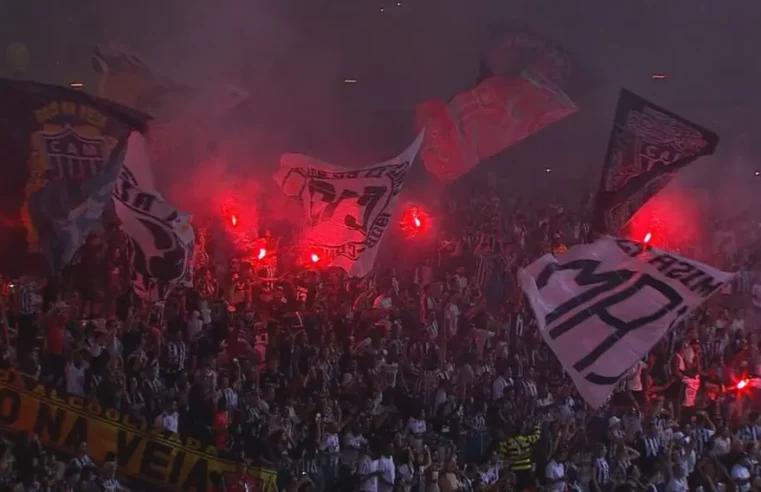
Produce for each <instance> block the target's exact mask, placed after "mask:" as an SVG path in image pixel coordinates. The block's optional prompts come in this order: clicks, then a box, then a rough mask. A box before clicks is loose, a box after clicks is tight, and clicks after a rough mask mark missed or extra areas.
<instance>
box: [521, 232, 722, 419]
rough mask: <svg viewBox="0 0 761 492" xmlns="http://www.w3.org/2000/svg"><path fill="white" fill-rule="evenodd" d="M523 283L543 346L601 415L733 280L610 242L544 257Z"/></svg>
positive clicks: (633, 246)
mask: <svg viewBox="0 0 761 492" xmlns="http://www.w3.org/2000/svg"><path fill="white" fill-rule="evenodd" d="M519 276H520V282H521V286H522V288H523V291H524V292H525V293H526V296H527V297H528V300H529V302H530V304H531V307H532V308H533V310H534V314H535V315H536V319H537V321H538V324H539V330H540V331H541V333H542V336H543V337H544V340H545V341H546V342H547V344H548V345H549V346H550V348H551V349H552V350H553V351H554V352H555V355H557V357H558V359H559V360H560V362H561V363H562V364H563V367H564V368H565V370H566V371H568V373H569V374H570V375H571V377H572V378H573V381H574V383H575V384H576V387H577V388H578V390H579V393H580V394H581V396H583V397H584V399H585V400H586V401H587V403H589V405H590V406H592V407H595V408H597V407H600V406H601V405H602V404H603V403H605V401H606V399H607V397H608V395H610V393H611V391H613V389H614V387H615V386H616V384H617V383H618V382H619V380H621V379H622V378H623V377H624V376H625V375H626V373H627V371H628V370H629V369H630V368H631V367H632V366H633V365H634V364H635V363H636V362H637V361H638V360H640V359H641V358H642V357H643V356H644V355H645V354H647V352H648V351H649V350H650V349H651V348H652V347H653V345H655V344H656V343H657V342H658V340H660V339H661V338H662V337H663V336H664V335H665V334H666V333H667V332H668V331H669V329H670V328H671V327H672V326H674V325H675V324H676V323H677V322H679V321H680V320H681V319H683V318H684V317H685V316H687V315H689V314H690V313H691V312H692V311H693V310H694V309H696V308H697V307H698V306H700V305H701V304H702V303H703V302H704V301H705V300H706V299H708V298H709V297H711V296H712V295H713V294H714V293H716V292H718V291H719V290H720V289H721V288H722V287H723V286H724V285H725V284H726V283H727V282H730V281H731V280H732V278H733V277H734V274H733V273H727V272H722V271H719V270H717V269H715V268H713V267H710V266H708V265H704V264H702V263H699V262H697V261H694V260H690V259H688V258H684V257H681V256H677V255H674V254H671V253H667V252H664V251H660V250H657V249H655V248H651V247H649V246H646V245H645V244H642V243H638V242H634V241H630V240H626V239H617V238H613V237H610V236H605V237H603V238H601V239H599V240H598V241H596V242H594V243H592V244H583V245H578V246H575V247H573V248H571V249H570V250H568V252H567V253H564V254H561V255H558V256H557V257H556V256H553V255H550V254H548V255H545V256H543V257H541V258H539V259H538V260H536V261H535V262H534V263H532V264H531V265H529V266H528V267H527V268H526V269H523V270H521V271H520V274H519Z"/></svg>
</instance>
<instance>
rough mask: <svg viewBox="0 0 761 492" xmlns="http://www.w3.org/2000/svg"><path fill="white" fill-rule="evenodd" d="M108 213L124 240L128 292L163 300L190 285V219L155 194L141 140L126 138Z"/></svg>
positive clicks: (192, 240) (192, 236)
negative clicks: (129, 273)
mask: <svg viewBox="0 0 761 492" xmlns="http://www.w3.org/2000/svg"><path fill="white" fill-rule="evenodd" d="M112 194H113V199H114V208H115V210H116V215H117V216H118V217H119V220H120V221H121V223H122V229H123V230H124V232H125V233H126V235H127V236H128V238H129V252H130V259H131V261H132V272H133V273H132V287H133V289H134V291H135V293H136V294H137V295H138V296H139V297H140V298H142V299H145V300H148V301H160V300H163V299H164V298H166V296H167V295H168V294H169V292H171V290H172V289H173V288H174V287H176V286H178V285H189V284H190V283H191V281H192V268H191V266H192V260H193V248H194V244H195V234H194V232H193V228H192V226H191V224H190V215H188V214H186V213H184V212H181V211H179V210H177V209H176V208H175V207H174V206H173V205H172V204H170V203H169V202H168V201H167V200H166V199H165V198H164V197H163V196H162V195H161V193H159V192H158V191H156V189H155V187H154V183H153V174H152V171H151V166H150V158H149V153H148V147H147V143H146V139H145V137H144V136H143V135H141V134H139V133H132V135H130V137H129V140H128V141H127V151H126V156H125V158H124V166H123V167H122V170H121V172H120V173H119V177H118V179H117V180H116V184H115V185H114V189H113V192H112Z"/></svg>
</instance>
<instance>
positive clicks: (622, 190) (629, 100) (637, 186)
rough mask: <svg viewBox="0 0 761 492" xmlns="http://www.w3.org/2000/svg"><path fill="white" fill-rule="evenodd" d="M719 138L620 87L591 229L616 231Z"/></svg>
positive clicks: (711, 151)
mask: <svg viewBox="0 0 761 492" xmlns="http://www.w3.org/2000/svg"><path fill="white" fill-rule="evenodd" d="M718 143H719V137H718V136H717V135H716V134H715V133H713V132H712V131H710V130H706V129H705V128H702V127H700V126H698V125H696V124H695V123H692V122H690V121H687V120H686V119H684V118H682V117H681V116H678V115H676V114H674V113H672V112H670V111H668V110H666V109H663V108H661V107H659V106H656V105H655V104H653V103H651V102H649V101H647V100H646V99H643V98H641V97H639V96H637V95H636V94H633V93H631V92H629V91H627V90H625V89H622V90H621V95H620V96H619V99H618V105H617V107H616V115H615V118H614V120H613V129H612V130H611V134H610V140H609V142H608V151H607V153H606V155H605V163H604V165H603V171H602V178H601V180H600V187H599V190H598V192H597V197H596V199H595V211H594V217H593V223H592V232H595V233H598V234H612V235H620V234H621V231H622V230H623V228H624V226H625V225H626V223H627V222H629V220H630V219H631V218H632V217H633V216H634V214H636V213H637V211H638V210H639V209H640V208H642V206H643V205H645V203H647V201H648V200H650V199H651V198H652V197H654V196H655V195H656V194H657V193H658V192H659V191H661V190H662V189H663V188H665V187H666V186H667V185H668V184H669V183H670V182H671V180H672V179H673V178H674V176H675V175H676V172H677V171H679V170H680V169H681V168H683V167H685V166H687V165H689V164H691V163H693V162H695V161H696V160H697V159H698V158H700V157H703V156H706V155H711V154H713V153H714V151H715V150H716V146H717V145H718Z"/></svg>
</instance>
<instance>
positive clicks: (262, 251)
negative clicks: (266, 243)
mask: <svg viewBox="0 0 761 492" xmlns="http://www.w3.org/2000/svg"><path fill="white" fill-rule="evenodd" d="M265 256H267V250H266V249H264V248H259V256H258V257H257V258H259V259H260V260H263V259H264V257H265Z"/></svg>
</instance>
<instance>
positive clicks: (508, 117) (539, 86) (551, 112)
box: [415, 73, 578, 183]
mask: <svg viewBox="0 0 761 492" xmlns="http://www.w3.org/2000/svg"><path fill="white" fill-rule="evenodd" d="M577 109H578V108H577V107H576V105H575V104H574V102H573V101H571V100H570V99H569V98H568V96H566V95H565V94H563V92H562V91H561V90H560V89H558V88H556V87H554V86H553V85H552V84H550V83H549V82H547V80H546V79H544V78H543V77H541V76H538V75H530V74H528V73H526V74H524V76H523V77H512V78H508V77H493V78H490V79H488V80H485V81H484V82H481V83H480V84H479V85H478V86H477V87H476V88H474V89H472V90H469V91H466V92H462V93H460V94H457V95H456V96H454V98H452V100H451V101H450V102H449V103H448V104H446V105H445V104H444V103H443V102H439V101H425V102H423V103H421V104H418V105H417V107H416V111H415V125H416V127H417V128H418V129H423V128H425V130H426V136H425V139H424V140H423V145H422V149H421V156H422V158H423V162H424V163H425V167H426V169H427V170H428V171H429V172H430V173H431V174H433V175H434V176H436V177H437V178H439V179H440V180H442V181H444V182H447V183H449V182H452V181H455V180H457V179H459V178H460V177H461V176H463V175H465V174H466V173H468V172H470V171H471V170H472V169H473V168H474V167H475V166H476V165H477V164H478V163H479V162H480V161H482V160H484V159H488V158H489V157H492V156H494V155H496V154H498V153H500V152H502V151H503V150H504V149H506V148H508V147H510V146H512V145H515V144H516V143H518V142H520V141H521V140H523V139H525V138H527V137H529V136H531V135H533V134H535V133H537V132H539V131H541V130H543V129H544V128H546V127H548V126H550V125H551V124H553V123H555V122H557V121H560V120H562V119H563V118H565V117H567V116H569V115H571V114H573V113H575V112H576V110H577Z"/></svg>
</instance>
